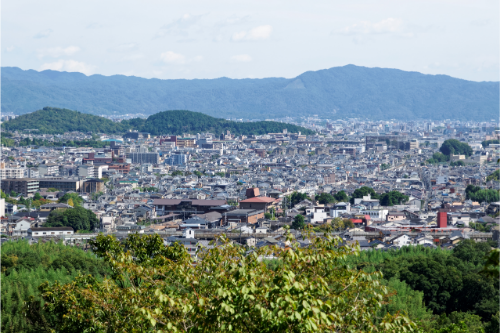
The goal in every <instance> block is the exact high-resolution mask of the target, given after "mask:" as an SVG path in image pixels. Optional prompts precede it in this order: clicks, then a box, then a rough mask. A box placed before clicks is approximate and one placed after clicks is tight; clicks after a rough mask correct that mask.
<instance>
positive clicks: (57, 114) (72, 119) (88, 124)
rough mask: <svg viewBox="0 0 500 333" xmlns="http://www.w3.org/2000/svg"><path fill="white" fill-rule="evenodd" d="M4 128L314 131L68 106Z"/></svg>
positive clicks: (204, 117) (157, 132)
mask: <svg viewBox="0 0 500 333" xmlns="http://www.w3.org/2000/svg"><path fill="white" fill-rule="evenodd" d="M2 129H3V130H5V131H23V130H33V129H35V130H38V133H43V134H62V133H65V132H72V131H79V132H93V133H113V134H114V133H124V132H127V131H128V130H137V131H141V132H148V133H151V134H152V135H161V134H173V135H181V134H183V133H201V132H212V133H215V134H219V133H223V132H225V131H227V130H229V131H231V133H233V134H236V135H240V134H244V135H252V134H265V133H278V132H282V131H283V130H284V129H287V130H288V132H291V133H297V132H301V133H302V134H313V133H314V131H312V130H309V129H306V128H304V127H300V126H296V125H291V124H286V123H279V122H274V121H258V122H235V121H228V120H225V119H220V118H214V117H211V116H207V115H206V114H203V113H200V112H192V111H187V110H174V111H163V112H159V113H156V114H154V115H151V116H149V117H148V118H147V119H141V118H134V119H130V120H124V121H121V122H114V121H112V120H109V119H107V118H103V117H99V116H94V115H91V114H87V113H82V112H78V111H72V110H68V109H60V108H52V107H45V108H43V109H42V110H38V111H35V112H33V113H28V114H24V115H21V116H19V117H17V118H15V119H13V120H10V121H8V122H5V123H3V124H2Z"/></svg>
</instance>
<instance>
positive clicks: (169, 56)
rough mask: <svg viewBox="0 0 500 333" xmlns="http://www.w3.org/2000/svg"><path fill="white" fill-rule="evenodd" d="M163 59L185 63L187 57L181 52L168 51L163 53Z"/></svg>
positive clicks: (167, 61) (173, 62) (171, 62)
mask: <svg viewBox="0 0 500 333" xmlns="http://www.w3.org/2000/svg"><path fill="white" fill-rule="evenodd" d="M161 59H162V60H163V61H164V62H166V63H169V64H183V63H184V62H185V60H186V57H184V56H183V55H182V54H179V53H175V52H172V51H167V52H163V53H162V54H161Z"/></svg>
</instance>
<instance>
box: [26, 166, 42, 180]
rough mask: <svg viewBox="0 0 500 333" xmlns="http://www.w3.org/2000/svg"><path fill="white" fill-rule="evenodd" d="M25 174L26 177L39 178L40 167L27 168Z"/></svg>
mask: <svg viewBox="0 0 500 333" xmlns="http://www.w3.org/2000/svg"><path fill="white" fill-rule="evenodd" d="M24 176H25V177H26V178H39V177H40V172H39V171H38V168H26V169H25V172H24Z"/></svg>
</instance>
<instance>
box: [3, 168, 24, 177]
mask: <svg viewBox="0 0 500 333" xmlns="http://www.w3.org/2000/svg"><path fill="white" fill-rule="evenodd" d="M24 172H25V169H24V168H1V169H0V178H1V179H12V178H23V177H24Z"/></svg>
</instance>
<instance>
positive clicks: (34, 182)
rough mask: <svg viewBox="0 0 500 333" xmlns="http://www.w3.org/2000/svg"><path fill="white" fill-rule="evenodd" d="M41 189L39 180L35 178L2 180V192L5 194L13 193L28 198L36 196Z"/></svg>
mask: <svg viewBox="0 0 500 333" xmlns="http://www.w3.org/2000/svg"><path fill="white" fill-rule="evenodd" d="M38 189H39V182H38V179H34V178H14V179H2V191H3V192H4V193H10V192H12V191H14V192H16V193H20V194H22V195H23V196H24V197H28V196H29V195H31V194H35V192H37V191H38Z"/></svg>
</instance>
